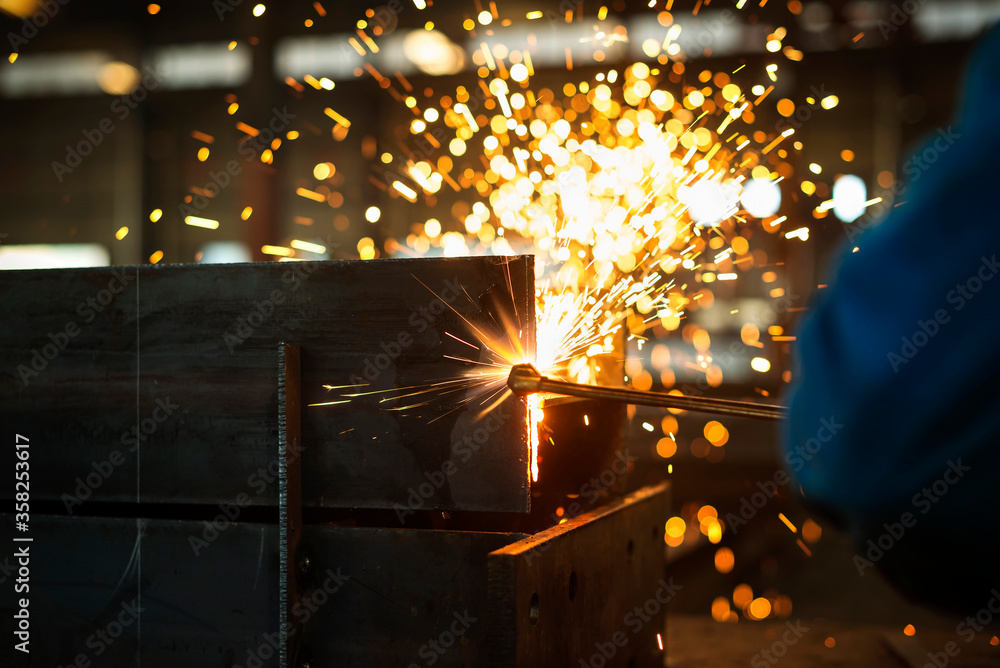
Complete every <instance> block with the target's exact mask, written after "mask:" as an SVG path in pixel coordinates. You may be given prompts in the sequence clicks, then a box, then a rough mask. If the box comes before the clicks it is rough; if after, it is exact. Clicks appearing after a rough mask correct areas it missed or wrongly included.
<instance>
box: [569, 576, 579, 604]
mask: <svg viewBox="0 0 1000 668" xmlns="http://www.w3.org/2000/svg"><path fill="white" fill-rule="evenodd" d="M576 585H577V582H576V571H573V572H572V573H570V574H569V600H571V601H575V600H576Z"/></svg>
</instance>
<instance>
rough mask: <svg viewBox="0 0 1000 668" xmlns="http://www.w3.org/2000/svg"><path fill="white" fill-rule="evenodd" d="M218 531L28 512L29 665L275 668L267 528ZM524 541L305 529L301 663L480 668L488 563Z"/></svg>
mask: <svg viewBox="0 0 1000 668" xmlns="http://www.w3.org/2000/svg"><path fill="white" fill-rule="evenodd" d="M215 524H216V527H217V528H216V529H215V531H214V533H211V532H210V535H206V534H205V533H204V532H205V525H204V524H202V523H200V522H180V521H163V520H126V519H118V518H83V517H81V518H73V519H67V518H54V517H51V516H37V517H33V518H32V535H33V536H35V542H34V543H32V544H31V548H30V549H31V576H30V578H31V580H30V584H31V588H30V599H31V603H30V610H31V624H32V627H31V628H32V639H31V645H30V648H31V664H30V665H42V666H56V665H63V666H70V665H74V664H76V665H86V664H85V661H90V662H92V663H91V664H90V665H93V666H102V665H106V666H127V665H142V666H149V667H153V668H159V667H164V668H167V667H170V668H174V667H176V666H186V667H187V668H200V667H202V666H204V667H205V668H209V667H212V668H218V667H219V666H226V667H227V668H228V667H233V666H239V667H240V668H250V667H254V668H258V667H262V666H268V667H277V666H278V665H279V651H278V647H279V644H280V637H279V634H278V614H277V611H278V603H279V596H280V594H279V583H278V572H279V564H278V562H279V557H278V529H277V527H276V526H267V525H259V524H245V523H237V524H231V523H227V522H225V521H222V520H220V521H217V522H216V523H215ZM0 526H3V527H4V530H5V531H8V532H13V526H12V516H10V515H4V516H0ZM140 536H141V540H140ZM212 536H214V538H213V537H212ZM192 537H196V538H197V539H198V540H200V539H206V540H205V541H204V544H203V543H200V542H197V541H195V543H194V544H192ZM522 537H523V535H520V534H499V533H478V532H447V531H421V530H405V529H402V530H401V529H357V528H347V527H318V526H309V527H306V529H305V532H304V535H303V541H302V548H301V549H302V551H303V554H304V555H305V556H307V557H308V568H305V569H303V571H302V578H301V584H302V596H301V600H300V602H299V604H298V607H296V608H293V611H292V614H293V616H294V618H295V619H294V621H295V622H296V625H295V627H294V628H296V629H298V628H301V629H302V631H301V633H299V632H298V631H296V632H295V634H293V639H294V640H296V641H298V642H299V643H300V646H301V648H300V651H299V665H303V663H308V664H309V665H313V666H317V665H318V666H328V665H335V666H366V667H367V666H402V667H404V668H408V667H409V666H410V665H411V664H414V663H415V664H416V665H417V666H425V665H431V664H430V663H429V661H430V658H429V657H432V656H433V657H434V662H433V665H435V666H445V667H448V666H482V665H484V664H485V662H486V646H485V640H486V632H487V623H486V612H487V610H486V587H487V578H486V558H487V555H488V554H489V553H490V552H491V551H493V550H495V549H497V548H499V547H502V546H504V545H507V544H509V543H510V542H513V541H516V540H518V539H520V538H522ZM0 565H3V566H4V567H5V568H6V565H5V564H0ZM2 570H3V569H0V571H2ZM0 577H4V578H8V579H7V581H6V582H4V583H3V585H2V590H3V593H2V595H0V601H2V602H3V605H2V608H3V609H4V610H8V611H9V610H10V608H11V607H13V606H9V605H8V604H7V602H8V601H9V600H10V597H11V596H12V592H13V587H12V586H11V582H10V580H12V579H13V578H14V577H16V575H13V574H9V575H0ZM445 645H447V647H445ZM439 649H440V650H443V651H439ZM14 665H23V664H22V663H16V664H14ZM24 665H26V664H24Z"/></svg>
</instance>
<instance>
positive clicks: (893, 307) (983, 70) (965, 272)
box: [783, 27, 1000, 610]
mask: <svg viewBox="0 0 1000 668" xmlns="http://www.w3.org/2000/svg"><path fill="white" fill-rule="evenodd" d="M965 91H966V93H965V99H964V102H963V106H962V110H961V114H960V115H959V116H958V118H957V120H956V122H955V123H954V125H953V126H950V127H943V128H941V129H940V130H939V131H938V132H937V133H935V134H934V135H933V136H932V137H930V138H929V139H928V140H927V142H926V143H925V144H924V145H923V146H922V147H921V148H920V149H919V150H918V151H917V152H916V153H914V155H913V156H912V157H911V158H910V159H909V160H908V161H907V162H906V163H904V165H903V167H902V170H901V173H900V175H901V177H902V178H903V179H905V181H906V184H907V185H906V191H905V192H904V193H901V194H900V196H899V198H898V199H899V200H901V201H902V200H905V201H906V203H905V204H903V205H902V206H900V207H899V208H896V209H894V210H893V211H892V213H891V214H890V215H888V217H886V218H885V220H884V221H883V222H881V223H880V224H878V225H877V226H871V229H869V230H867V231H865V232H864V233H863V234H859V235H858V236H857V237H856V238H854V239H851V241H850V243H848V244H847V246H846V247H845V248H844V250H843V252H842V254H841V257H840V258H839V261H838V262H836V263H835V267H836V270H835V276H834V277H833V278H832V280H831V281H830V288H829V289H827V290H824V291H823V293H822V296H821V298H819V299H818V301H817V302H816V303H815V304H814V305H813V307H812V309H811V311H810V313H809V315H808V317H807V318H806V319H805V321H804V323H803V324H802V326H801V328H800V331H799V332H798V339H797V344H796V348H797V349H796V351H795V352H796V359H797V362H798V365H799V368H798V369H797V370H796V373H795V374H794V381H793V382H794V385H793V388H792V397H791V401H790V409H791V411H790V417H789V419H788V420H787V421H786V423H785V424H784V427H783V432H784V433H783V448H784V452H783V455H784V459H785V463H786V465H787V467H788V468H789V471H790V472H791V473H792V475H793V479H794V480H795V482H796V483H797V484H798V485H799V486H800V490H801V492H802V493H803V495H804V496H805V498H806V499H807V500H808V501H809V502H810V503H812V504H814V505H815V506H816V507H817V508H818V509H821V510H823V511H825V512H826V514H827V516H828V517H830V518H832V519H833V520H834V521H837V522H839V523H840V524H841V525H842V526H844V527H846V528H847V529H849V530H850V531H851V532H852V533H853V534H854V535H855V536H856V538H857V539H858V551H857V555H858V556H859V557H860V558H861V561H858V560H857V559H856V560H855V565H856V566H857V567H858V570H859V571H861V574H862V576H863V575H864V574H867V573H868V572H870V570H871V567H878V568H880V569H882V570H883V571H884V572H885V573H886V574H887V575H888V576H889V577H890V579H892V580H894V581H895V582H896V583H897V584H898V585H900V586H902V587H903V588H904V589H906V590H908V591H909V592H910V593H912V594H913V595H914V596H915V597H918V598H920V599H922V600H925V601H929V602H932V603H937V604H940V605H943V606H948V607H953V608H961V609H971V610H976V609H977V608H981V607H982V606H983V605H984V604H985V603H986V602H987V600H989V599H990V597H991V593H990V589H991V587H993V586H1000V578H998V573H1000V563H998V559H1000V549H998V547H1000V198H998V195H1000V172H998V171H994V169H993V167H995V166H997V165H998V164H1000V27H995V28H993V29H992V30H991V31H990V32H989V33H988V34H987V35H986V36H985V38H984V39H983V41H982V42H981V44H980V45H979V46H978V48H977V52H976V54H975V56H974V58H973V60H972V63H971V66H970V69H969V73H968V80H967V82H966V88H965ZM852 225H853V226H854V227H855V228H861V227H865V226H866V222H865V219H864V218H862V219H860V220H859V221H857V222H855V223H853V224H852ZM847 227H848V228H849V236H851V230H850V228H851V226H850V225H849V226H847ZM855 246H858V247H859V251H858V252H852V249H853V248H854V247H855ZM907 514H908V515H907ZM869 541H871V542H869ZM873 547H874V549H873ZM866 563H867V564H868V565H866Z"/></svg>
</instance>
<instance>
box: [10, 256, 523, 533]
mask: <svg viewBox="0 0 1000 668" xmlns="http://www.w3.org/2000/svg"><path fill="white" fill-rule="evenodd" d="M533 275H534V274H533V261H532V258H531V257H528V256H520V257H506V258H498V257H481V258H421V259H413V260H377V261H370V262H360V261H354V262H349V261H337V262H310V263H259V264H233V265H187V266H181V265H172V266H142V267H120V268H96V269H71V270H35V271H5V272H0V301H2V302H3V303H4V309H5V317H4V318H3V319H2V320H0V341H2V342H3V346H2V347H0V419H2V422H3V423H4V424H5V425H8V428H9V429H10V430H14V431H16V432H18V433H21V434H25V435H27V436H28V437H29V438H30V439H31V444H32V450H31V452H32V463H31V466H32V478H31V482H32V499H33V500H35V501H38V500H41V499H50V500H56V501H58V500H63V501H64V505H67V506H68V507H70V508H71V509H72V511H73V512H75V513H79V512H85V510H84V509H83V507H84V506H85V505H86V503H88V502H93V501H104V502H108V501H110V502H136V501H141V502H144V503H150V502H152V503H173V504H180V503H190V504H212V505H214V504H219V503H232V502H233V501H234V499H236V498H237V496H238V495H241V494H243V495H246V496H247V498H248V501H247V503H249V504H251V505H271V506H274V505H276V503H277V488H278V483H277V477H278V476H277V464H276V458H277V438H278V409H277V405H278V390H277V383H276V379H275V369H276V368H277V350H278V343H279V341H284V342H286V343H288V344H291V345H297V346H300V347H301V349H302V399H303V403H304V404H310V403H316V402H320V401H327V400H330V399H336V398H337V396H336V395H337V394H338V392H328V391H326V390H324V389H323V385H324V384H330V385H338V386H340V385H350V384H364V386H363V387H359V388H356V389H357V390H361V391H376V390H391V389H394V388H402V387H409V386H415V385H425V384H427V383H428V382H430V381H438V380H441V379H446V378H455V377H458V376H459V375H461V374H463V373H465V372H467V371H469V370H478V369H480V368H482V367H477V366H475V365H473V364H469V363H463V362H458V361H454V360H450V359H447V358H446V357H445V356H446V355H452V356H461V357H463V358H470V359H472V360H477V361H478V360H480V359H486V354H485V353H484V352H482V351H481V350H477V349H475V348H470V347H469V346H467V345H464V344H462V343H460V342H458V341H456V340H455V339H453V338H451V337H449V336H448V334H452V335H454V336H457V337H459V338H462V339H463V340H466V341H469V342H472V343H474V344H476V343H477V338H478V336H479V334H477V331H478V332H479V333H482V334H485V335H488V336H497V337H503V336H505V328H504V327H502V326H501V325H500V323H501V322H503V317H504V316H507V317H509V318H510V319H511V321H512V322H514V323H515V324H517V325H518V326H517V327H515V328H513V332H514V335H515V336H516V335H517V334H518V333H520V337H521V345H523V346H524V347H526V348H529V349H530V347H531V346H532V345H533V342H534V322H535V318H534V288H533V285H534V279H533ZM418 279H419V280H418ZM102 302H103V303H102ZM446 302H447V303H446ZM452 309H454V310H452ZM515 314H516V315H515ZM470 323H471V324H470ZM253 324H256V326H251V325H253ZM473 328H475V330H477V331H473ZM46 346H49V347H48V348H46ZM480 348H481V346H480ZM35 351H37V352H38V355H37V356H36V355H35ZM47 353H52V354H51V355H50V356H51V357H52V359H51V360H50V359H45V357H43V355H45V354H47ZM33 358H34V361H35V368H34V369H33V368H32V361H33ZM471 394H472V392H468V391H461V392H456V393H452V394H450V395H447V396H444V397H442V396H440V395H438V396H437V397H436V398H435V397H433V396H428V397H425V399H430V401H429V403H427V404H426V405H424V406H420V407H417V408H413V409H410V410H406V411H393V410H386V409H387V408H390V407H394V406H400V405H401V404H402V405H403V406H406V405H410V404H412V403H415V402H416V401H417V400H415V399H412V398H411V399H407V400H405V401H403V402H397V403H393V402H389V403H384V402H383V403H380V401H379V399H380V398H382V397H383V396H385V395H372V396H366V397H363V398H359V399H354V400H352V401H351V403H350V404H345V405H338V406H327V407H313V408H306V409H304V412H303V416H302V439H303V452H302V469H303V502H304V505H305V506H307V507H308V506H325V507H371V508H393V507H399V506H402V507H404V508H407V507H409V506H411V505H414V506H419V507H423V508H429V509H467V510H494V511H519V512H524V511H526V510H527V509H528V506H529V481H528V462H527V450H528V448H527V441H526V438H527V428H526V408H525V405H524V400H523V399H521V398H515V397H511V398H509V399H508V400H507V401H505V402H504V403H503V404H502V405H501V406H500V407H499V408H497V409H496V410H494V411H493V412H492V413H491V414H490V416H488V417H487V418H486V420H484V421H479V422H476V416H477V414H478V412H479V410H481V408H479V407H468V408H466V409H462V410H453V409H454V408H455V406H456V404H457V402H459V401H461V400H462V399H465V398H468V396H470V395H471ZM484 425H485V426H486V427H487V430H486V431H481V429H482V427H483V426H484ZM133 429H140V430H141V431H142V432H144V433H142V434H141V440H140V439H139V438H137V437H136V435H135V434H133V433H131V431H132V430H133ZM477 430H480V432H479V433H480V435H481V436H485V438H484V439H481V442H477V443H475V445H474V447H469V444H470V443H473V441H470V440H469V439H474V438H475V437H476V435H477ZM463 444H464V445H463ZM115 459H117V460H118V462H119V463H114V460H115ZM109 461H110V462H111V463H112V465H111V466H110V467H109V466H107V463H108V462H109ZM449 462H450V463H451V464H454V469H455V470H454V471H453V473H452V474H450V475H443V476H442V475H439V473H440V472H441V470H442V467H448V468H449V469H450V468H451V466H450V464H449ZM103 472H106V475H105V474H104V473H103ZM88 476H89V477H90V480H91V481H92V482H93V483H95V484H90V483H88V482H87V479H88ZM81 481H82V482H81ZM434 481H438V482H434ZM421 486H423V488H422V489H423V491H424V492H425V493H419V491H420V490H421ZM12 489H13V487H12V486H6V487H4V488H3V490H2V491H0V498H4V499H9V498H11V496H10V495H11V493H12V491H11V490H12ZM414 491H416V492H418V493H417V494H414V493H413V492H414ZM73 498H76V499H78V500H79V501H81V502H82V503H75V502H74V501H73Z"/></svg>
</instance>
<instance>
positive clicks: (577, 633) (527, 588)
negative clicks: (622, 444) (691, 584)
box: [489, 484, 679, 668]
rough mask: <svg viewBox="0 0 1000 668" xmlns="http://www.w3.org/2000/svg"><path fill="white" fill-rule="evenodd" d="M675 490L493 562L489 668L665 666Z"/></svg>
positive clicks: (567, 526)
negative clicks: (667, 531)
mask: <svg viewBox="0 0 1000 668" xmlns="http://www.w3.org/2000/svg"><path fill="white" fill-rule="evenodd" d="M668 489H669V486H668V485H667V484H662V485H660V486H658V487H654V488H643V489H641V490H639V491H637V492H635V493H634V494H630V495H628V496H626V497H625V498H623V499H621V500H619V501H615V502H613V503H611V504H609V505H607V506H604V507H602V508H600V509H598V510H596V511H594V512H592V513H586V514H583V515H579V516H577V517H574V518H572V519H570V520H568V521H567V522H565V523H563V524H559V525H557V526H555V527H552V528H551V529H548V530H546V531H543V532H541V533H539V534H535V535H534V536H530V537H528V538H525V539H524V540H522V541H519V542H517V543H513V544H511V545H509V546H506V547H504V548H502V549H500V550H497V551H496V552H494V553H493V554H491V555H490V556H489V578H490V584H489V599H490V617H489V628H490V639H489V643H490V662H489V665H490V666H494V667H504V668H513V667H515V666H516V667H525V666H572V667H576V666H580V665H585V666H597V665H600V666H623V667H625V666H628V667H634V666H662V665H663V653H662V651H660V648H659V643H658V641H657V634H658V633H662V631H663V628H664V617H665V614H666V606H667V604H668V603H669V600H670V598H672V597H673V596H674V595H675V594H676V593H677V590H678V589H679V587H676V586H675V585H674V584H673V583H672V582H671V581H670V580H668V579H665V576H664V567H665V564H664V545H663V530H664V522H665V521H666V519H667V516H668V511H669V507H668V503H669V499H668V493H667V492H668Z"/></svg>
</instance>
